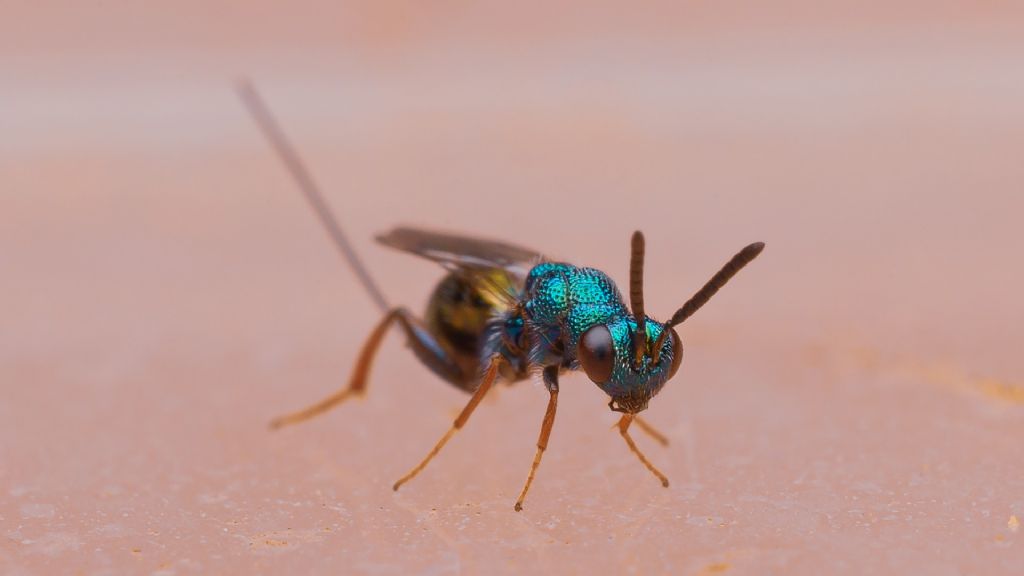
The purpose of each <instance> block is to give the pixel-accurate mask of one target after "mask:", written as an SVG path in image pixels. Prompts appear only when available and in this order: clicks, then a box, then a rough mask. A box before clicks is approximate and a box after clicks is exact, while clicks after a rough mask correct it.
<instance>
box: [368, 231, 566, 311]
mask: <svg viewBox="0 0 1024 576" xmlns="http://www.w3.org/2000/svg"><path fill="white" fill-rule="evenodd" d="M377 241H378V242H380V243H381V244H383V245H385V246H389V247H391V248H395V249H397V250H402V251H404V252H409V253H412V254H416V255H417V256H422V257H423V258H426V259H428V260H433V261H434V262H437V263H438V264H440V265H441V266H442V267H444V268H445V269H447V270H450V271H452V272H457V273H458V274H459V275H460V276H461V277H462V278H463V279H464V280H465V281H467V282H469V285H471V286H474V287H475V288H474V290H476V291H478V292H479V293H480V294H481V296H482V297H484V299H488V298H487V296H488V295H491V296H493V297H494V298H495V299H496V300H497V301H500V302H502V303H503V304H502V307H504V308H511V307H512V306H515V304H516V302H517V300H518V298H519V291H520V290H521V289H522V282H523V280H524V279H525V278H526V274H527V273H528V272H529V271H530V268H532V267H533V266H535V265H536V264H537V263H538V262H541V261H543V260H546V258H545V257H544V256H543V255H541V254H540V253H538V252H536V251H534V250H530V249H527V248H522V247H520V246H515V245H513V244H506V243H505V242H499V241H497V240H485V239H482V238H473V237H469V236H460V235H458V234H449V233H446V232H433V231H429V230H420V229H417V228H406V227H399V228H395V229H393V230H391V231H390V232H388V233H386V234H381V235H379V236H377ZM496 305H497V304H496Z"/></svg>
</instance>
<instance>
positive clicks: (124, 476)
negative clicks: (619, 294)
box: [0, 0, 1024, 575]
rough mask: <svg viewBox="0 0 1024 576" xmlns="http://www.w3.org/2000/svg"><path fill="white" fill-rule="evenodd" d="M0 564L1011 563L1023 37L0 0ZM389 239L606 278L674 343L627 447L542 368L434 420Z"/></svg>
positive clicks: (597, 405)
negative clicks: (467, 242) (476, 246)
mask: <svg viewBox="0 0 1024 576" xmlns="http://www.w3.org/2000/svg"><path fill="white" fill-rule="evenodd" d="M0 13H2V15H3V16H2V18H0V398H2V400H0V572H3V573H7V574H43V573H68V572H72V571H73V572H75V573H82V574H122V573H146V574H160V575H170V574H192V573H281V572H293V573H338V572H342V573H380V574H409V573H430V574H451V573H466V574H474V573H489V574H496V573H522V572H524V571H527V570H529V571H535V572H541V573H566V574H567V573H594V572H611V573H645V574H712V573H714V574H717V573H729V574H733V573H735V574H769V573H783V572H785V573H787V574H819V573H822V572H825V573H831V574H863V573H874V574H882V573H892V574H925V573H927V574H961V573H986V574H1011V573H1017V572H1018V571H1019V569H1020V566H1022V565H1024V540H1022V539H1024V534H1022V533H1020V529H1019V524H1020V521H1019V520H1018V519H1024V474H1022V471H1024V469H1022V464H1021V459H1020V456H1021V450H1020V446H1021V442H1020V438H1021V433H1022V432H1024V360H1022V358H1021V354H1020V343H1021V342H1022V340H1024V303H1022V300H1021V298H1020V294H1021V293H1022V289H1024V269H1022V264H1021V258H1020V255H1019V252H1020V248H1021V239H1020V221H1021V220H1020V214H1021V212H1022V209H1024V195H1022V192H1021V182H1022V181H1024V162H1022V161H1021V160H1022V158H1021V150H1024V107H1022V105H1021V102H1024V67H1022V65H1021V64H1022V62H1024V10H1022V9H1021V7H1020V6H1019V5H1016V4H1014V3H1012V2H976V3H971V4H967V3H936V2H916V1H906V2H856V3H854V2H849V3H840V4H835V3H833V4H829V5H827V6H826V5H822V4H821V3H819V2H804V1H780V2H772V3H766V4H758V5H750V4H746V3H729V2H724V3H723V2H716V3H711V4H706V3H692V2H654V3H648V4H645V5H643V6H640V5H627V4H625V3H561V4H559V5H557V6H553V5H550V3H516V4H515V5H514V6H513V5H508V4H504V3H477V4H472V5H470V4H468V3H455V2H440V3H417V2H406V3H381V2H342V3H336V2H294V3H287V4H286V3H271V2H194V1H185V2H173V3H172V2H147V3H129V2H99V3H97V2H90V3H54V2H43V3H30V2H20V1H10V0H8V1H6V2H2V3H0ZM242 77H247V78H250V79H251V80H252V81H253V82H254V83H255V84H256V85H257V86H258V87H259V88H260V90H261V92H262V93H263V95H264V97H265V98H266V100H267V102H268V103H269V105H270V106H271V108H272V109H273V110H274V111H275V112H276V114H277V116H278V117H279V120H280V122H281V124H282V126H283V128H284V129H285V131H286V132H287V133H288V134H289V136H290V138H291V139H292V141H293V142H294V143H295V145H296V147H297V148H298V149H299V151H300V152H301V154H302V155H303V157H304V159H305V161H306V163H307V164H308V166H309V167H310V169H311V171H312V172H313V174H314V175H315V178H316V179H317V180H318V182H319V183H320V185H321V187H322V188H323V190H324V193H325V194H326V196H327V197H328V200H329V202H330V204H331V205H332V206H333V208H334V210H335V212H336V213H337V215H338V217H339V219H340V220H341V222H342V224H343V226H344V227H345V229H346V231H347V233H348V234H349V236H350V237H351V238H352V239H353V241H354V243H355V245H356V248H357V249H358V250H359V251H360V253H361V254H362V255H363V257H364V258H365V260H366V261H367V265H368V267H369V268H370V270H371V272H372V273H373V274H374V275H375V277H376V278H377V280H378V281H379V282H380V283H381V284H382V286H383V288H384V290H385V292H386V293H387V295H388V297H389V298H390V299H391V300H392V301H393V302H397V303H402V304H404V305H406V306H409V307H410V308H412V309H413V310H416V311H419V310H422V307H423V305H424V304H425V302H426V299H427V297H428V295H429V293H430V291H431V290H432V289H433V286H434V283H435V282H436V281H437V280H438V279H439V278H440V276H441V273H442V272H441V270H440V269H439V268H437V267H436V266H435V265H432V264H430V263H428V262H425V261H420V260H417V259H415V258H412V257H409V256H407V255H403V254H398V253H395V252H391V251H388V250H387V249H385V248H383V247H381V246H378V245H376V244H375V243H374V242H373V241H372V238H373V235H374V234H376V233H379V232H382V231H385V230H387V229H389V228H390V227H392V226H394V225H397V224H412V225H417V226H421V227H427V228H440V229H445V230H452V231H458V232H462V233H471V234H476V235H480V236H485V237H493V238H497V239H503V240H506V241H510V242H514V243H518V244H523V245H526V246H530V247H534V248H536V249H537V250H540V251H542V252H545V253H547V254H550V255H552V256H554V257H557V258H560V259H563V260H566V261H570V262H573V263H576V264H579V265H588V266H595V267H598V268H601V269H602V270H605V271H606V272H608V273H609V274H611V275H612V277H614V278H616V279H618V280H619V281H620V285H621V284H623V283H624V282H625V281H626V278H627V267H628V255H629V246H628V242H629V234H630V233H631V232H632V231H633V230H634V229H643V230H644V231H645V233H646V235H647V280H646V292H647V306H648V309H649V313H651V314H652V315H653V316H655V317H659V318H665V317H667V316H668V315H670V314H671V313H672V311H674V310H675V309H676V308H677V307H678V306H679V305H680V304H681V303H682V302H683V301H684V300H685V299H686V298H687V297H688V296H689V295H690V294H692V293H693V292H694V291H695V290H696V289H697V288H699V287H700V285H701V284H702V283H703V282H704V281H705V280H706V279H707V278H708V277H709V276H710V275H711V274H712V273H713V272H714V271H715V270H717V269H718V267H719V266H720V265H721V264H722V263H723V262H724V261H725V260H726V259H727V258H728V257H729V256H730V255H731V254H733V253H734V252H735V251H736V250H738V249H739V248H740V247H742V246H743V245H745V244H747V243H749V242H752V241H755V240H763V241H765V242H766V243H767V249H766V251H765V253H764V254H763V255H762V256H761V258H759V259H758V260H757V261H755V262H754V263H753V264H752V265H751V266H750V267H748V268H747V269H746V270H744V271H743V272H742V273H741V274H740V275H739V276H737V278H736V279H735V280H733V282H732V283H731V284H730V285H729V286H728V287H727V288H726V289H724V290H723V291H722V292H721V293H720V294H719V295H718V296H717V297H716V298H715V299H714V300H713V301H712V302H711V303H710V304H709V305H708V306H707V307H705V308H704V309H702V310H701V312H700V313H699V314H698V315H696V316H695V317H694V318H693V319H692V320H690V321H688V322H687V324H686V325H685V326H684V327H683V329H682V330H681V334H682V338H683V341H684V343H685V345H686V348H687V356H686V360H685V361H684V362H683V366H682V369H681V370H680V372H679V375H677V377H676V378H675V379H674V380H673V381H672V382H671V383H669V385H668V386H667V387H666V389H665V391H664V392H663V393H662V394H661V395H659V397H658V398H657V399H655V400H654V401H653V402H652V404H651V409H650V410H649V411H648V412H647V413H646V417H647V419H648V420H649V421H650V422H652V423H653V424H655V425H657V426H658V427H660V428H661V429H662V430H663V431H664V432H665V433H666V434H667V435H668V436H669V438H670V440H671V445H670V446H669V447H668V448H667V449H663V448H661V447H660V446H657V445H655V444H654V443H653V442H651V441H650V440H649V439H648V438H645V437H641V436H638V438H637V439H638V442H639V444H640V445H641V447H642V448H643V449H644V450H645V451H646V452H647V455H648V456H649V457H650V459H651V460H652V461H654V463H655V464H656V465H658V466H659V467H661V469H662V470H663V471H665V472H666V474H667V475H668V476H669V477H670V478H671V479H672V486H671V487H670V488H669V489H667V490H666V489H663V488H661V487H660V486H659V485H658V483H657V482H656V481H655V480H654V479H653V478H652V477H650V475H649V474H648V473H647V471H645V470H644V469H643V468H642V467H641V466H640V465H639V464H638V463H637V462H636V460H635V459H634V457H633V456H632V455H631V454H629V452H628V450H627V448H626V447H625V446H624V445H623V443H622V442H621V440H620V439H619V438H618V435H617V434H616V433H615V432H613V431H611V430H609V427H610V426H611V425H612V424H613V423H614V422H615V420H616V418H615V415H614V414H612V413H611V412H609V411H608V409H607V407H606V406H605V404H606V402H607V398H605V397H604V396H603V395H602V394H601V393H600V391H599V390H597V389H596V388H595V387H594V386H593V385H592V384H591V383H590V382H589V381H588V380H587V379H586V378H585V377H584V376H583V375H576V376H572V377H567V378H565V379H564V383H563V385H562V394H561V398H562V401H561V403H560V404H561V405H560V408H559V415H558V420H557V421H556V423H555V429H554V433H553V436H552V440H551V444H550V446H549V449H548V451H547V453H546V455H545V461H544V465H543V466H542V467H541V469H540V471H539V474H538V477H537V480H536V482H535V483H534V485H533V488H532V490H531V493H530V498H529V499H528V500H527V502H526V509H525V510H524V511H523V512H522V513H519V514H516V513H514V512H513V511H512V504H513V502H514V500H515V497H516V494H517V493H518V491H519V489H520V487H521V483H522V481H523V480H524V478H525V476H526V472H527V469H528V466H529V463H530V461H531V459H532V455H533V451H534V444H535V441H536V434H537V430H538V427H539V424H540V421H541V418H542V416H543V412H544V406H545V404H546V401H547V394H545V393H544V391H543V388H542V387H541V386H540V385H539V384H537V383H534V382H525V383H521V384H519V385H518V386H516V387H514V388H508V389H500V390H499V391H498V392H499V393H498V394H495V396H496V399H492V400H493V401H488V402H484V404H483V405H482V406H481V408H480V409H478V410H477V412H476V414H475V415H474V418H473V420H472V421H471V422H470V423H469V424H468V425H467V427H466V428H465V429H464V431H463V432H462V433H461V434H460V435H459V436H457V437H456V438H455V439H454V440H453V441H452V442H451V443H449V445H448V446H447V447H446V449H445V450H444V451H443V452H442V453H441V455H440V456H439V457H438V458H437V459H436V460H435V461H434V462H433V463H432V464H431V466H430V467H429V468H428V469H427V470H426V471H425V472H424V473H423V474H422V475H421V476H420V477H418V478H417V479H416V480H415V481H413V482H412V483H411V484H409V485H408V486H407V487H405V488H403V490H402V491H401V492H399V493H393V492H392V491H391V489H390V486H391V483H392V482H393V481H394V480H395V479H397V478H398V477H399V476H400V475H401V474H402V473H404V472H405V471H406V470H407V469H408V468H409V467H410V466H411V465H412V464H414V463H415V462H417V461H418V460H419V459H420V458H421V457H422V456H423V454H425V453H426V451H427V450H428V449H429V447H430V446H431V445H432V443H433V441H434V439H435V438H436V437H439V436H440V435H441V434H442V433H443V432H444V430H445V429H446V428H447V426H448V425H449V423H450V421H451V419H452V418H453V417H454V415H455V414H457V412H458V410H459V409H460V408H461V407H462V405H463V404H464V403H465V401H466V398H465V396H463V395H462V394H461V393H459V392H458V391H457V390H455V389H454V388H452V387H450V386H448V385H446V384H445V383H443V382H441V381H440V380H438V379H437V378H436V377H434V376H433V375H432V374H431V373H429V372H428V371H427V370H426V369H425V368H423V367H422V366H421V365H419V364H418V363H417V362H416V360H415V358H414V357H413V356H412V355H411V354H410V353H409V351H408V350H407V349H406V348H405V347H404V345H403V343H402V342H401V337H400V336H398V335H392V336H391V338H389V340H388V341H387V343H386V344H385V346H384V348H383V350H382V352H381V354H380V355H379V362H378V364H377V365H376V366H375V368H374V372H373V375H372V378H371V383H370V391H369V394H368V396H367V398H366V399H365V400H364V401H362V402H354V403H351V404H349V405H345V406H343V407H341V408H339V409H337V410H336V411H335V412H333V413H331V414H329V415H326V416H323V417H321V418H319V419H317V420H316V421H312V422H309V423H308V424H305V425H303V426H300V427H295V428H294V429H287V430H283V431H280V432H277V433H271V432H270V431H268V430H267V428H266V423H267V421H269V419H270V418H272V417H274V416H277V415H279V414H280V413H282V412H286V411H290V410H294V409H296V408H299V407H302V406H305V405H306V404H308V403H310V402H312V401H314V400H317V399H319V398H321V397H323V396H325V395H327V394H329V393H331V392H333V391H335V390H336V389H338V388H339V387H340V386H342V385H343V383H344V382H345V379H346V377H347V374H348V370H349V369H350V368H351V366H352V363H353V360H354V358H355V355H356V353H357V351H358V348H359V346H360V345H361V343H362V341H363V339H364V338H365V336H366V335H367V334H368V333H369V331H370V330H371V328H372V326H373V325H374V324H375V322H376V321H377V320H378V314H377V312H376V309H375V308H374V307H373V305H372V301H371V300H370V299H369V298H368V297H367V295H366V294H365V293H364V292H363V290H362V288H361V286H360V285H359V284H358V283H357V281H356V279H355V277H354V276H353V274H351V273H350V271H349V269H348V268H347V266H346V265H345V264H344V262H342V261H341V260H340V259H339V258H338V256H337V254H336V253H335V250H334V248H333V246H332V245H331V244H330V242H329V240H328V238H327V236H326V235H325V234H324V232H323V230H322V229H321V227H320V226H319V223H318V222H317V221H316V220H315V218H314V216H313V215H312V214H311V213H310V211H309V209H308V207H307V206H306V205H305V203H304V201H303V200H302V198H301V197H300V196H299V194H298V191H297V190H296V188H295V186H294V184H293V182H292V181H291V180H290V178H289V177H288V174H287V173H286V172H285V170H284V169H283V167H282V166H281V165H280V163H279V162H278V160H277V158H276V157H274V156H273V155H272V153H271V150H270V148H269V147H268V145H267V144H266V142H265V141H264V139H263V138H262V135H261V134H260V133H259V131H258V130H257V128H256V127H255V126H254V124H253V123H252V121H251V120H250V118H249V117H248V116H247V114H246V112H245V109H244V108H243V107H242V105H241V103H240V101H239V100H238V97H237V95H236V93H235V91H234V88H235V82H236V81H237V80H238V79H240V78H242Z"/></svg>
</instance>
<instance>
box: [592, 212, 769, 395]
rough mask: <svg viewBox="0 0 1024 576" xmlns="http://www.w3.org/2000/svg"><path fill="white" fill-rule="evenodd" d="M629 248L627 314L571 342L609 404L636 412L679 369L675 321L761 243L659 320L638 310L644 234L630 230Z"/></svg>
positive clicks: (752, 255)
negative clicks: (664, 318)
mask: <svg viewBox="0 0 1024 576" xmlns="http://www.w3.org/2000/svg"><path fill="white" fill-rule="evenodd" d="M632 248H633V251H632V258H631V259H630V266H629V279H630V282H629V300H630V312H632V313H631V314H628V313H626V314H621V315H618V316H616V317H614V318H613V319H612V320H610V321H609V322H608V323H605V324H596V325H594V326H591V327H590V328H588V329H587V330H586V332H584V333H583V334H582V336H581V337H580V338H579V340H578V342H577V344H576V359H577V360H578V362H579V365H580V367H581V368H582V369H583V371H584V372H586V373H587V376H588V377H589V378H590V379H591V380H593V381H594V383H595V384H597V385H598V387H599V388H601V389H602V390H604V391H605V392H606V393H607V394H608V395H609V396H611V401H610V402H609V403H608V407H609V408H611V409H612V410H614V411H616V412H624V413H629V414H636V413H637V412H641V411H643V410H646V409H647V404H648V402H650V400H651V398H653V397H654V396H655V395H656V394H657V393H658V392H659V391H661V389H662V387H664V386H665V383H666V382H668V380H669V379H671V378H672V377H673V376H675V373H676V372H677V371H678V370H679V365H680V363H681V362H682V360H683V344H682V342H681V341H680V340H679V334H678V333H677V332H676V330H675V326H677V325H679V324H681V323H682V322H683V321H684V320H686V319H687V318H689V317H690V316H691V315H692V314H693V313H694V312H696V311H697V310H698V309H699V308H700V307H701V306H703V305H704V304H705V303H707V301H708V300H710V299H711V297H712V296H714V295H715V293H716V292H718V290H719V289H720V288H721V287H722V286H724V285H725V283H726V282H728V281H729V279H730V278H732V277H733V276H734V275H735V274H736V273H737V272H739V271H740V269H741V268H743V267H744V266H746V265H747V264H748V263H749V262H750V261H751V260H753V259H754V258H756V257H757V255H758V254H760V253H761V250H763V249H764V244H763V243H761V242H758V243H755V244H751V245H749V246H747V247H746V248H744V249H743V250H741V251H740V252H739V253H737V254H736V255H735V256H733V257H732V259H730V260H729V261H728V262H727V263H726V264H725V266H723V267H722V269H721V270H719V271H718V273H717V274H715V275H714V276H712V277H711V280H709V281H708V282H707V283H706V284H705V285H704V287H703V288H701V289H700V290H699V291H698V292H697V293H696V294H694V296H693V297H692V298H690V299H689V300H688V301H687V302H686V304H684V305H683V307H682V308H680V309H679V310H677V311H676V313H675V314H673V315H672V318H671V319H669V321H668V322H665V323H659V322H656V321H655V320H652V319H651V318H648V317H647V315H646V314H644V298H643V262H644V237H643V234H642V233H640V232H639V231H638V232H634V233H633V243H632Z"/></svg>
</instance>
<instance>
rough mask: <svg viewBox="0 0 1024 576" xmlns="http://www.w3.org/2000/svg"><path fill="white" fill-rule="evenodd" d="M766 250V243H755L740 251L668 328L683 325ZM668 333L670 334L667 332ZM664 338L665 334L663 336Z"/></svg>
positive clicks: (678, 313)
mask: <svg viewBox="0 0 1024 576" xmlns="http://www.w3.org/2000/svg"><path fill="white" fill-rule="evenodd" d="M762 250H764V242H755V243H753V244H751V245H749V246H747V247H746V248H744V249H743V250H740V251H739V252H737V253H736V255H735V256H733V257H732V258H731V259H730V260H729V261H728V262H726V263H725V266H722V269H721V270H719V271H718V272H717V273H715V275H714V276H712V277H711V280H708V281H707V284H704V287H703V288H701V289H700V290H698V291H697V293H696V294H694V295H693V297H692V298H690V299H689V300H687V302H686V304H683V307H682V308H680V309H679V310H676V313H675V314H673V315H672V318H671V319H670V320H669V321H668V322H667V323H666V326H669V327H671V326H678V325H679V324H682V323H683V322H684V321H685V320H686V319H687V318H689V317H690V316H692V315H693V313H694V312H696V311H697V310H700V307H701V306H703V305H705V304H707V302H708V300H711V297H712V296H714V295H715V293H716V292H718V290H719V289H721V288H722V286H725V283H726V282H728V281H729V279H730V278H732V277H733V276H735V275H736V273H737V272H739V271H740V270H741V269H743V267H744V266H746V265H747V264H749V263H750V261H751V260H753V259H754V258H757V255H758V254H760V253H761V251H762ZM666 332H668V331H667V330H666ZM662 337H664V333H663V334H662Z"/></svg>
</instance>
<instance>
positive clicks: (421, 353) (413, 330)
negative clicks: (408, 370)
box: [270, 308, 462, 429]
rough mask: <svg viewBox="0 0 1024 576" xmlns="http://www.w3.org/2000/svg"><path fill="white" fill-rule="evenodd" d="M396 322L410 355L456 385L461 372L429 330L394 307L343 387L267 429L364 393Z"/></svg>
mask: <svg viewBox="0 0 1024 576" xmlns="http://www.w3.org/2000/svg"><path fill="white" fill-rule="evenodd" d="M395 322H397V323H398V325H399V326H400V327H401V328H402V331H403V332H405V335H406V336H407V337H408V339H409V346H410V347H411V348H412V349H413V352H414V353H415V354H416V356H417V357H418V358H419V359H420V360H421V361H422V362H423V363H424V364H426V365H427V366H428V367H429V368H430V369H431V370H433V371H434V372H435V373H437V374H438V375H440V376H441V377H442V378H445V379H446V380H448V381H450V382H458V381H460V380H461V379H462V370H461V369H460V368H459V367H458V365H457V364H456V363H455V361H454V360H453V359H452V358H451V357H450V356H449V354H448V352H447V351H446V350H445V348H444V347H443V346H441V345H440V344H439V343H438V342H437V340H436V339H435V338H434V336H433V335H432V334H431V333H430V331H428V330H427V329H426V328H425V327H424V326H423V325H422V324H421V323H420V321H419V320H417V319H416V317H415V316H413V315H412V314H410V313H409V311H408V310H406V309H405V308H394V309H392V310H391V311H389V312H388V313H387V314H385V315H384V318H383V319H382V320H381V321H380V323H378V324H377V326H376V327H375V328H374V329H373V332H370V337H369V338H367V339H366V343H365V344H363V349H362V350H361V351H360V352H359V357H358V358H357V359H356V366H355V369H353V370H352V376H351V377H349V381H348V385H347V386H346V387H345V388H342V389H341V390H339V391H338V392H336V393H334V394H332V395H330V396H328V397H327V398H324V399H323V400H321V401H319V402H317V403H316V404H313V405H312V406H310V407H308V408H305V409H303V410H299V411H298V412H293V413H291V414H286V415H284V416H281V417H279V418H275V419H274V420H272V421H271V422H270V427H271V428H275V429H276V428H281V427H282V426H289V425H291V424H297V423H299V422H303V421H305V420H309V419H310V418H312V417H314V416H317V415H319V414H323V413H324V412H327V411H328V410H330V409H331V408H334V407H335V406H337V405H339V404H341V403H342V402H344V401H345V400H348V399H349V398H350V397H352V396H359V395H362V394H364V393H365V392H366V382H367V377H368V376H369V374H370V366H371V365H372V364H373V359H374V357H375V356H376V355H377V350H378V349H379V348H380V344H381V342H382V341H383V340H384V335H385V334H387V331H388V328H389V327H390V326H391V325H392V323H395Z"/></svg>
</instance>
